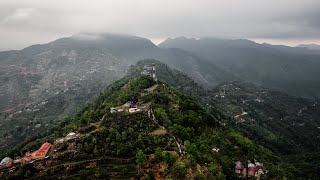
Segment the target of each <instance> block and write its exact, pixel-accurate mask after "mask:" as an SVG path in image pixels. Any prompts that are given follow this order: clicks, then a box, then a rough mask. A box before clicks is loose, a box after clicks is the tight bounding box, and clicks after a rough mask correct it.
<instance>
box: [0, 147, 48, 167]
mask: <svg viewBox="0 0 320 180" xmlns="http://www.w3.org/2000/svg"><path fill="white" fill-rule="evenodd" d="M51 147H52V144H50V143H48V142H46V143H44V144H43V145H42V146H41V147H40V148H39V149H38V150H36V151H34V152H32V153H30V152H27V153H26V154H25V156H23V157H17V158H16V159H15V160H13V159H11V158H9V157H5V158H3V159H2V161H1V163H0V169H6V168H9V167H11V166H12V165H14V164H24V163H29V162H33V161H34V160H39V159H45V158H47V157H48V156H47V154H48V151H49V150H50V148H51Z"/></svg>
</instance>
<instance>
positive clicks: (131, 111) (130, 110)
mask: <svg viewBox="0 0 320 180" xmlns="http://www.w3.org/2000/svg"><path fill="white" fill-rule="evenodd" d="M139 111H141V109H138V108H130V109H129V113H134V112H139Z"/></svg>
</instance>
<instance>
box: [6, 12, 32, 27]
mask: <svg viewBox="0 0 320 180" xmlns="http://www.w3.org/2000/svg"><path fill="white" fill-rule="evenodd" d="M34 12H35V9H34V8H20V9H16V10H15V11H14V12H13V13H11V14H9V15H7V16H6V17H5V18H4V19H3V21H2V22H3V23H4V24H6V23H9V22H10V21H22V20H26V19H29V18H31V17H32V14H33V13H34Z"/></svg>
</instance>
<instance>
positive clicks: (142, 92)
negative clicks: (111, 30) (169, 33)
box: [1, 73, 294, 179]
mask: <svg viewBox="0 0 320 180" xmlns="http://www.w3.org/2000/svg"><path fill="white" fill-rule="evenodd" d="M159 74H161V73H159ZM128 101H132V102H134V103H136V106H137V108H138V109H139V111H138V112H134V113H130V112H128V109H129V107H128V106H127V105H128V104H127V102H128ZM111 107H114V108H115V109H116V110H117V112H113V113H111V112H110V108H111ZM129 110H130V109H129ZM69 132H77V133H79V136H77V137H76V138H74V139H71V140H68V141H67V140H65V141H64V142H58V141H56V140H57V139H58V138H61V137H64V136H65V135H67V134H68V133H69ZM47 134H48V135H47V136H44V137H43V138H41V139H38V140H37V141H35V142H34V145H33V146H32V143H29V144H28V145H27V146H25V147H23V148H22V149H19V150H17V151H15V152H13V154H12V156H17V155H19V153H21V151H23V150H32V149H35V148H37V144H41V142H44V141H49V142H52V143H53V147H52V148H51V151H50V152H49V157H48V158H46V159H43V160H38V161H35V162H33V163H30V164H25V165H22V166H20V165H15V166H16V169H15V170H14V171H13V172H11V173H10V172H7V174H6V175H5V174H2V175H1V176H2V177H10V178H31V179H41V178H46V179H48V178H51V179H58V178H63V179H79V178H80V179H83V178H84V179H106V178H107V179H129V178H143V179H150V178H151V179H152V178H164V177H166V178H173V179H187V178H191V179H193V178H207V179H226V178H227V179H236V178H237V176H236V174H235V172H234V166H235V164H234V163H235V162H236V161H238V160H241V161H242V162H247V160H249V159H250V160H252V159H256V160H257V161H259V162H263V163H264V165H265V168H266V169H267V170H268V173H267V174H265V175H264V176H266V177H268V178H275V177H277V178H281V177H291V176H292V174H291V173H294V171H292V170H291V171H287V170H288V169H290V168H291V167H290V166H289V165H287V164H284V163H283V162H282V161H281V159H279V158H278V157H276V156H275V155H273V153H272V152H271V151H269V150H268V149H266V148H264V147H262V146H258V145H256V144H254V143H253V142H252V141H250V140H249V139H247V138H245V137H243V136H242V135H241V134H239V133H236V132H231V131H228V130H227V129H226V127H225V126H224V125H223V124H222V123H221V122H220V121H219V120H218V118H217V117H215V115H212V114H210V113H209V112H208V111H206V110H205V109H204V108H202V107H201V106H200V105H199V104H197V102H196V101H195V100H193V99H192V98H190V97H189V96H186V95H183V94H181V93H180V92H178V91H177V90H175V89H173V88H171V87H170V86H169V85H167V83H165V82H164V81H161V80H160V81H158V82H154V81H153V80H152V79H151V78H149V77H146V76H140V77H135V76H134V75H132V76H130V77H126V78H124V79H122V80H120V81H117V82H116V83H114V84H112V85H111V86H109V87H108V88H107V89H106V91H105V92H103V93H101V94H100V96H99V97H98V98H97V99H96V100H95V101H94V102H92V103H91V104H88V105H87V106H86V107H85V108H84V109H83V110H82V111H80V112H79V113H78V114H77V115H75V116H74V117H69V118H66V119H64V120H63V121H61V122H60V123H59V124H58V125H57V126H56V127H55V128H52V129H51V131H50V132H48V133H47ZM245 164H246V163H245Z"/></svg>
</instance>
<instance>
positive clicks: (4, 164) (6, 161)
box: [0, 157, 13, 169]
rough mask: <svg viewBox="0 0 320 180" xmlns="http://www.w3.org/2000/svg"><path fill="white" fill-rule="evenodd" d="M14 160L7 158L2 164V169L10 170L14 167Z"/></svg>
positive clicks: (0, 164)
mask: <svg viewBox="0 0 320 180" xmlns="http://www.w3.org/2000/svg"><path fill="white" fill-rule="evenodd" d="M12 163H13V160H12V159H11V158H9V157H5V158H3V159H2V160H1V162H0V169H4V168H8V167H10V166H11V165H12Z"/></svg>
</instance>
